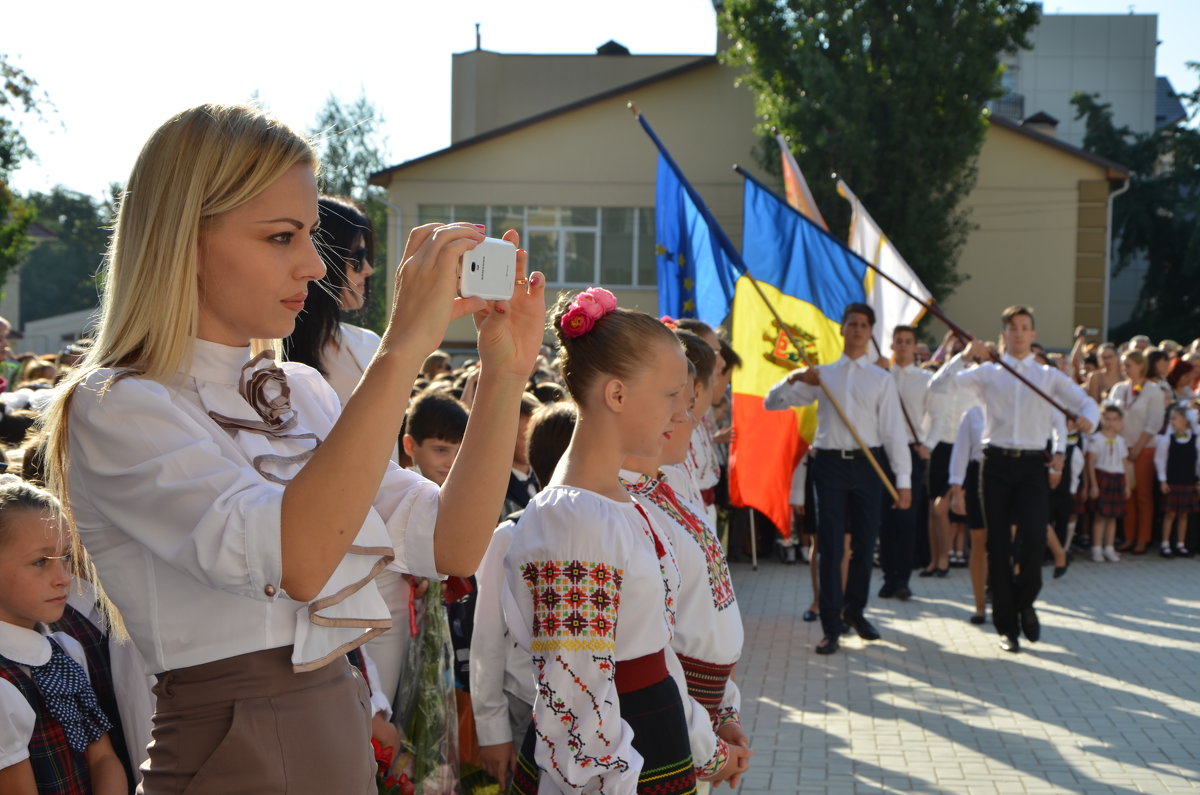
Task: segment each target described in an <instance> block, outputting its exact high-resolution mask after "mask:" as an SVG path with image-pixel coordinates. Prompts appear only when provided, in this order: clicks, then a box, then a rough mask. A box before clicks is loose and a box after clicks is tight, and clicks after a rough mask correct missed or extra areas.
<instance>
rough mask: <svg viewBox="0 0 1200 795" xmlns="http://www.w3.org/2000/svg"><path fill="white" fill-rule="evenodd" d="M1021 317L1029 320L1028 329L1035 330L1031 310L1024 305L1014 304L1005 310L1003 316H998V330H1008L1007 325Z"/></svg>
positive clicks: (1035, 326)
mask: <svg viewBox="0 0 1200 795" xmlns="http://www.w3.org/2000/svg"><path fill="white" fill-rule="evenodd" d="M1021 315H1024V316H1025V317H1027V318H1029V326H1030V328H1037V323H1036V322H1035V321H1034V319H1033V310H1032V309H1030V308H1029V307H1027V306H1025V305H1024V304H1015V305H1014V306H1010V307H1009V308H1008V309H1005V310H1004V312H1003V314H1001V315H1000V328H1008V324H1009V323H1011V322H1013V318H1016V317H1020V316H1021Z"/></svg>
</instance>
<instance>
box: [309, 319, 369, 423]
mask: <svg viewBox="0 0 1200 795" xmlns="http://www.w3.org/2000/svg"><path fill="white" fill-rule="evenodd" d="M381 342H382V340H381V339H380V338H379V335H378V334H376V333H375V332H374V331H371V330H370V329H365V328H359V327H358V326H352V325H350V324H349V323H341V324H339V325H338V344H337V345H336V346H335V345H333V344H332V343H331V344H329V345H327V346H325V350H323V351H322V352H321V364H322V365H324V366H325V372H326V373H328V375H327V376H325V378H326V380H327V381H329V385H330V386H332V387H333V391H334V392H337V396H338V400H339V401H341V403H342V405H343V406H344V405H346V401H347V400H349V399H350V396H351V395H352V394H354V389H355V387H357V386H358V382H359V381H361V380H362V376H363V373H365V372H366V371H367V365H368V364H370V363H371V360H372V359H373V358H375V352H376V351H377V350H379V345H380V343H381Z"/></svg>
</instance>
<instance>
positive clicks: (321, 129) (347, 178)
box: [309, 94, 388, 333]
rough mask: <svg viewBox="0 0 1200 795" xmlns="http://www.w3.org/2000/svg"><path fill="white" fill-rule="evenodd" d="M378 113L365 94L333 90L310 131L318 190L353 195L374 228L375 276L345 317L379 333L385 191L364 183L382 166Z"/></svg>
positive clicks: (383, 317)
mask: <svg viewBox="0 0 1200 795" xmlns="http://www.w3.org/2000/svg"><path fill="white" fill-rule="evenodd" d="M382 126H383V117H382V116H380V115H379V112H378V111H377V110H376V109H375V106H374V105H373V104H372V103H371V101H370V100H369V99H367V97H366V96H365V95H360V96H359V98H358V99H356V100H355V101H354V102H353V103H349V104H343V103H342V102H340V101H339V100H338V98H337V97H335V96H333V95H332V94H331V95H330V96H329V99H327V100H326V101H325V106H324V107H323V108H322V109H321V111H320V112H319V113H318V114H317V121H316V124H315V126H314V127H313V129H312V130H310V131H309V134H310V135H311V136H312V137H313V144H314V146H315V147H316V149H317V153H318V154H319V155H320V158H321V192H322V193H327V194H331V195H333V196H348V197H350V198H352V199H354V200H355V201H356V202H357V203H358V204H359V206H361V207H362V208H363V211H364V212H365V213H366V214H367V217H368V218H370V219H371V226H372V227H373V228H374V230H375V261H374V262H373V263H372V265H373V266H374V268H375V270H376V275H375V276H372V277H371V282H372V284H371V294H370V296H369V297H368V299H367V303H366V305H365V306H364V307H363V308H362V309H361V310H359V311H358V312H357V313H355V314H354V315H351V316H349V317H348V318H347V320H349V321H350V322H351V323H357V324H359V325H362V326H365V327H367V328H369V329H372V330H373V331H376V332H378V333H383V330H384V328H385V327H386V326H387V321H388V306H387V283H386V278H387V271H386V268H384V265H385V264H386V263H387V262H388V251H387V228H388V214H387V205H386V204H385V203H384V200H385V199H386V198H387V192H386V191H384V190H383V189H382V188H378V187H373V186H371V185H370V184H369V183H368V180H369V179H370V176H371V174H372V173H374V172H376V171H379V170H381V169H383V168H385V167H386V165H387V164H386V162H385V160H384V151H385V149H386V141H385V140H383V139H380V137H379V129H380V128H381V127H382Z"/></svg>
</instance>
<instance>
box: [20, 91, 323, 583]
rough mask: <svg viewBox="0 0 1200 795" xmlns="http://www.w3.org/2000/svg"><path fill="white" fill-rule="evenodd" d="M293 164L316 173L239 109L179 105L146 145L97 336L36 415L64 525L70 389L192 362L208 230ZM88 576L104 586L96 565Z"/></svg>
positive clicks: (307, 159) (307, 156) (104, 273)
mask: <svg viewBox="0 0 1200 795" xmlns="http://www.w3.org/2000/svg"><path fill="white" fill-rule="evenodd" d="M297 164H309V165H311V167H312V168H313V169H314V171H315V170H316V169H317V158H316V155H315V154H314V153H313V150H312V148H311V147H310V146H309V144H308V142H307V141H306V140H305V139H304V137H303V136H301V135H299V134H297V133H296V132H294V131H292V130H291V129H290V128H288V127H287V126H286V125H284V124H283V123H281V122H279V121H278V120H276V119H274V118H272V117H271V116H268V115H266V114H265V113H263V112H262V111H261V110H259V109H257V108H253V107H249V106H246V105H201V106H199V107H195V108H191V109H189V110H185V111H183V112H182V113H179V114H177V115H176V116H173V117H172V118H170V119H168V120H167V122H166V123H165V124H163V125H162V126H161V127H159V128H158V129H157V130H156V131H155V132H154V134H153V135H151V136H150V139H149V140H148V141H146V144H145V146H143V147H142V151H141V154H139V155H138V159H137V162H136V163H135V164H134V167H133V171H132V173H131V174H130V175H129V182H128V184H127V185H126V186H125V190H124V192H123V193H122V194H121V197H120V202H119V209H118V212H117V222H116V226H115V228H114V230H113V234H112V238H111V240H110V242H109V247H108V251H107V253H106V255H105V258H104V265H103V267H102V268H101V274H100V276H101V283H102V284H103V285H104V291H103V297H102V300H101V310H100V319H99V324H98V327H97V332H96V334H95V338H94V342H93V344H92V347H91V349H90V350H89V351H88V353H87V355H86V356H85V357H84V359H83V361H82V362H80V363H79V365H78V367H77V368H76V369H75V371H74V372H73V374H72V375H71V376H70V377H69V378H68V379H67V380H66V381H65V382H64V384H63V385H62V387H61V389H60V390H59V392H58V394H57V396H56V397H55V399H54V400H53V402H52V403H51V404H50V405H49V406H47V407H46V410H45V412H44V413H43V415H42V418H41V424H42V426H43V428H44V430H45V434H46V484H47V486H48V487H49V489H50V491H51V492H52V493H53V494H54V495H55V496H56V497H58V499H59V500H60V501H61V502H62V506H63V511H64V513H65V515H66V516H67V519H68V521H69V522H70V523H72V524H73V516H72V511H71V502H70V495H69V494H68V484H67V481H68V470H69V466H70V460H69V446H70V441H69V427H68V414H69V411H70V405H71V398H72V396H73V395H74V392H75V389H76V387H77V386H78V385H79V384H80V383H82V382H83V381H84V380H86V379H88V378H89V377H90V376H92V374H93V373H95V372H96V371H97V370H100V369H103V368H112V369H114V370H115V371H116V372H117V373H119V374H121V375H138V376H144V377H146V378H152V379H155V380H160V381H165V380H169V379H171V378H173V377H174V376H175V375H176V374H177V373H178V372H179V371H180V369H181V368H182V367H183V366H185V364H186V363H187V362H188V361H190V358H191V354H192V343H193V340H194V339H195V336H196V328H197V323H198V317H199V306H200V291H201V289H202V285H201V284H200V282H199V267H198V262H199V253H200V245H201V237H202V235H203V234H204V231H205V229H206V227H207V225H208V224H209V223H211V222H212V220H213V219H214V218H216V217H217V216H220V215H221V214H222V213H225V212H228V211H229V210H232V209H234V208H236V207H239V206H241V205H242V204H245V203H246V202H247V201H249V200H250V199H252V198H254V197H255V196H257V195H258V194H259V193H261V192H262V191H263V190H265V189H266V188H267V187H269V186H270V185H271V184H272V183H274V182H275V181H276V180H277V179H279V178H280V177H281V176H283V174H284V173H285V172H287V171H288V169H290V168H292V167H293V166H295V165H297ZM272 342H273V341H270V340H254V341H253V342H252V347H253V348H254V349H255V352H258V351H260V350H262V349H264V348H266V347H270V346H271V344H272ZM74 537H75V538H78V535H77V534H76V535H75V536H74ZM82 559H84V557H83V556H82V555H80V556H79V557H77V560H82ZM90 575H91V577H90V578H91V579H92V580H93V582H95V583H96V585H97V588H99V583H98V582H96V581H95V579H94V577H95V572H90Z"/></svg>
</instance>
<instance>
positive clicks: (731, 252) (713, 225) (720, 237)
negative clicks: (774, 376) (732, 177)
mask: <svg viewBox="0 0 1200 795" xmlns="http://www.w3.org/2000/svg"><path fill="white" fill-rule="evenodd" d="M628 107H629V110H630V112H631V113H633V116H634V118H636V119H637V121H638V124H640V125H642V129H643V130H645V131H646V134H647V135H649V136H650V140H652V141H654V145H655V146H656V147H657V148H658V152H659V154H661V155H662V156H663V158H664V159H665V160H666V161H667V165H669V166H670V167H671V170H672V171H674V172H675V176H676V177H677V178H678V179H679V183H680V184H681V185H682V186H683V189H684V190H686V191H687V192H688V195H689V196H690V197H691V198H692V201H693V202H695V204H696V207H697V209H698V210H699V211H700V214H701V215H702V216H703V217H704V220H705V221H706V222H707V223H708V226H709V228H710V229H712V230H713V234H714V235H716V237H717V241H718V242H719V243H720V244H721V248H723V249H725V253H726V254H727V255H728V256H729V259H730V261H731V262H732V263H733V264H734V266H735V267H736V268H737V269H738V270H739V271H741V273H742V275H743V276H745V277H746V278H747V279H749V280H750V284H751V285H752V286H753V287H754V291H755V292H757V293H758V297H759V298H761V299H762V300H763V303H764V304H766V306H767V309H768V310H770V312H771V315H772V317H774V318H775V322H777V323H778V324H779V327H780V328H781V329H783V333H784V334H786V335H787V338H788V340H789V341H790V342H791V343H792V346H793V347H794V348H795V349H796V352H797V353H798V354H799V355H800V360H801V361H803V362H804V366H805V367H811V366H812V364H811V363H810V362H809V360H808V357H807V356H805V355H804V346H803V345H802V344H801V343H800V341H799V340H798V339H796V336H795V335H794V334H793V333H792V330H791V329H790V328H789V327H788V325H787V323H785V322H783V318H782V317H780V315H779V312H777V311H776V310H775V307H774V305H772V304H771V301H770V299H769V298H767V295H766V293H764V292H763V290H762V287H760V286H759V284H758V280H757V279H755V278H754V277H753V276H752V275H750V269H749V268H748V267H747V266H746V262H745V261H744V260H743V259H742V255H741V252H739V251H738V250H737V249H736V248H735V247H734V245H733V242H732V241H730V239H729V237H728V236H727V235H726V234H725V230H724V229H722V228H721V225H720V224H718V223H717V220H716V219H715V218H713V217H712V213H711V212H709V210H708V207H707V205H705V204H704V202H703V201H702V200H701V199H700V196H699V194H697V193H696V191H695V190H694V189H693V188H692V186H691V183H689V182H688V181H687V180H686V179H684V178H683V172H682V171H680V170H679V166H678V165H676V163H675V160H674V159H672V157H671V156H670V155H669V154H667V149H666V147H665V146H664V145H663V142H662V141H660V140H659V138H658V136H657V135H655V134H654V130H653V129H651V128H650V123H649V122H647V121H646V120H645V118H644V117H643V116H642V114H641V111H639V110H638V109H637V106H636V105H634V104H633V103H632V102H630V103H629V104H628ZM735 168H736V166H735ZM821 391H822V392H823V393H824V394H825V397H826V398H827V399H828V400H829V405H831V406H833V409H834V411H836V412H837V415H838V417H840V418H841V420H842V423H843V424H844V425H845V426H846V428H847V429H848V430H849V431H850V435H851V436H853V437H854V441H855V442H857V443H858V446H859V448H860V449H861V450H862V451H863V454H864V455H865V456H866V458H867V460H868V461H869V462H870V463H871V468H872V469H874V470H875V474H876V475H878V476H879V479H880V480H881V481H883V485H884V487H885V488H886V489H887V492H888V494H890V495H891V496H892V499H893V500H895V501H896V502H899V501H900V494H899V493H898V492H897V491H896V487H895V486H893V485H892V481H891V479H890V478H888V476H887V474H886V473H885V472H884V471H883V467H881V466H880V465H879V461H877V460H876V459H875V454H874V453H872V452H871V448H870V447H868V446H867V443H866V442H864V441H863V438H862V437H861V436H860V435H859V434H858V429H857V428H855V427H854V425H853V424H851V422H850V418H849V417H847V416H846V412H845V411H844V410H843V409H842V406H841V404H840V403H838V401H837V398H835V397H834V396H833V394H832V393H830V391H829V387H827V386H825V382H824V381H822V382H821Z"/></svg>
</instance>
